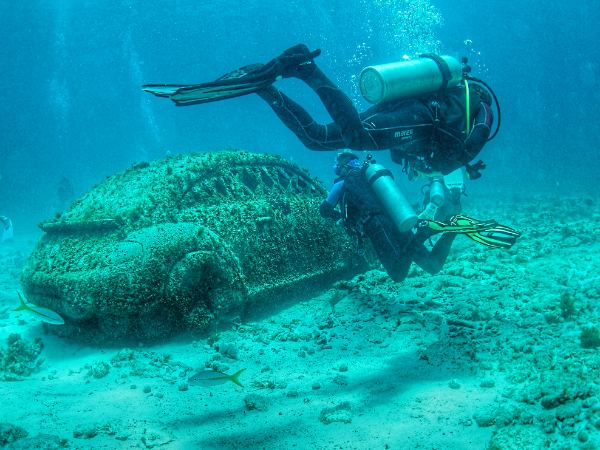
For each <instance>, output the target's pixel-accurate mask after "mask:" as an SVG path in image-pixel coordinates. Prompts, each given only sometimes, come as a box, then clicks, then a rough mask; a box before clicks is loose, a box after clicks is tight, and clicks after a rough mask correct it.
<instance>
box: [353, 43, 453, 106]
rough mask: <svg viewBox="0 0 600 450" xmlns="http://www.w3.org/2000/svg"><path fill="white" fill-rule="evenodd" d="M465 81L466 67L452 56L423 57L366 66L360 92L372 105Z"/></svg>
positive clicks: (438, 89)
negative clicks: (464, 70) (464, 71)
mask: <svg viewBox="0 0 600 450" xmlns="http://www.w3.org/2000/svg"><path fill="white" fill-rule="evenodd" d="M462 80H463V64H462V63H461V62H459V61H458V60H457V59H456V58H453V57H452V56H438V55H433V54H426V55H421V57H420V58H419V59H414V60H410V61H399V62H395V63H389V64H380V65H377V66H369V67H365V68H364V69H363V70H362V72H361V74H360V82H359V84H360V92H361V94H362V96H363V97H364V98H365V100H367V101H368V102H370V103H382V102H387V101H389V100H400V99H404V98H410V97H418V96H420V95H423V94H433V93H435V92H438V91H443V90H444V89H445V88H446V87H455V86H457V85H458V84H459V83H461V82H462Z"/></svg>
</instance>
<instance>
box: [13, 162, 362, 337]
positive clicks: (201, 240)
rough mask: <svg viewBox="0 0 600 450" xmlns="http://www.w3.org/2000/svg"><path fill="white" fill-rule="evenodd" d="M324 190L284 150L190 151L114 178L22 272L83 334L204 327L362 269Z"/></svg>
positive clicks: (57, 229) (75, 208) (70, 329)
mask: <svg viewBox="0 0 600 450" xmlns="http://www.w3.org/2000/svg"><path fill="white" fill-rule="evenodd" d="M325 195H326V191H325V190H324V188H323V187H322V185H321V184H320V183H319V181H318V180H316V179H315V178H313V177H311V176H310V175H309V174H308V172H307V171H306V170H304V169H301V168H300V167H298V166H296V165H295V164H293V163H291V162H289V161H286V160H284V159H282V158H280V157H277V156H273V155H265V154H253V153H246V152H217V153H206V154H182V155H178V156H175V157H169V158H166V159H163V160H159V161H155V162H152V163H142V164H136V165H134V166H133V167H132V168H131V169H128V170H127V171H125V172H123V173H119V174H116V175H114V176H110V177H108V178H107V179H106V180H104V181H103V182H101V183H100V184H98V185H97V186H95V187H94V188H93V189H92V190H91V191H90V192H88V193H87V194H85V195H83V196H82V197H81V198H80V199H79V200H77V201H75V202H74V203H73V204H72V205H71V206H70V208H69V209H68V210H67V211H66V212H64V213H63V214H62V215H61V216H60V217H58V218H56V219H54V220H50V221H47V222H44V223H42V224H40V227H41V228H42V230H43V231H44V232H45V233H44V235H43V236H42V238H41V239H40V241H39V243H38V244H37V246H36V248H35V250H34V251H33V253H32V255H31V256H30V258H29V260H28V263H27V265H26V267H25V269H24V270H23V273H22V285H23V289H24V291H25V294H26V296H27V297H28V299H29V301H30V302H31V303H34V304H36V305H40V306H44V307H47V308H50V309H52V310H54V311H56V312H57V313H59V314H60V315H61V316H63V318H64V319H65V322H66V323H65V325H61V326H56V327H52V328H53V330H54V331H56V332H57V333H59V334H61V335H63V336H69V337H79V338H82V339H87V340H94V341H97V342H100V341H118V340H124V339H129V338H131V339H136V340H138V341H152V340H157V339H160V338H164V337H168V336H172V335H174V334H177V333H181V332H183V331H186V330H196V331H202V330H206V329H210V327H211V326H212V325H213V324H215V323H217V322H218V321H220V320H225V319H227V320H231V318H234V317H240V318H241V319H242V320H243V319H244V317H246V316H248V313H251V312H252V311H254V310H256V309H262V310H266V311H268V310H269V309H274V308H275V307H276V305H277V304H278V303H281V302H283V301H286V300H289V299H291V298H292V297H294V296H298V295H300V294H302V295H306V293H307V289H308V288H316V289H318V288H323V287H326V286H328V285H329V284H331V283H332V282H333V281H335V280H337V279H340V278H341V277H343V276H347V275H351V274H353V273H357V271H359V270H362V269H364V267H365V266H364V263H363V262H362V260H361V259H360V258H358V257H357V256H356V252H355V247H354V245H353V243H352V240H351V239H350V238H349V237H348V236H347V235H346V233H345V232H344V230H343V229H341V228H340V227H336V226H334V225H333V223H332V222H331V221H327V220H325V219H322V218H321V217H320V216H319V213H318V207H319V204H320V202H321V201H322V200H323V198H324V196H325Z"/></svg>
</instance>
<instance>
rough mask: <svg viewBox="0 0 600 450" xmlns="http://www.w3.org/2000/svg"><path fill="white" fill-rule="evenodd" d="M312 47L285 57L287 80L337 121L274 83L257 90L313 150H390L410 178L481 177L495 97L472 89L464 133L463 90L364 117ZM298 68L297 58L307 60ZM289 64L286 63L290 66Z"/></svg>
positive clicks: (384, 107)
mask: <svg viewBox="0 0 600 450" xmlns="http://www.w3.org/2000/svg"><path fill="white" fill-rule="evenodd" d="M309 55H311V53H310V52H309V50H308V48H307V47H306V46H305V45H303V44H300V45H297V46H295V47H292V48H290V49H288V50H286V51H285V52H284V53H283V54H282V55H281V56H280V57H279V60H280V61H281V63H282V65H287V67H285V69H284V70H282V73H281V76H282V77H283V78H289V77H294V78H298V79H300V80H302V81H304V82H305V83H306V84H307V85H308V86H309V87H310V88H312V89H313V90H314V91H315V92H316V94H317V95H318V96H319V98H320V99H321V101H322V102H323V105H324V106H325V108H326V109H327V111H328V112H329V114H330V116H331V118H332V119H333V123H330V124H326V125H325V124H319V123H317V122H315V121H314V119H313V118H312V117H311V116H310V115H309V114H308V113H307V112H306V111H305V110H304V108H302V107H301V106H300V105H299V104H298V103H296V102H295V101H293V100H292V99H290V98H289V97H288V96H287V95H285V94H284V93H283V92H281V91H279V90H278V89H277V88H275V87H274V86H273V85H268V86H266V87H264V88H262V89H260V90H258V91H257V94H258V95H259V96H260V97H261V98H262V99H264V100H265V101H266V102H267V103H268V104H269V105H270V106H271V108H272V109H273V111H275V113H276V114H277V115H278V117H279V118H280V119H281V120H282V122H283V123H284V124H285V125H286V126H287V127H288V128H289V129H290V130H291V131H293V132H294V133H295V134H296V136H298V138H299V139H300V140H301V141H302V143H303V144H304V145H305V146H306V147H308V148H309V149H311V150H325V151H327V150H337V149H342V148H349V149H352V150H385V149H390V151H391V156H392V160H393V161H394V162H396V163H399V164H403V166H404V169H405V171H406V172H407V173H408V174H409V177H410V178H414V177H415V176H417V175H418V174H425V175H431V174H435V173H438V174H440V173H441V174H444V175H445V174H448V173H450V172H452V171H454V170H456V169H458V168H459V167H461V166H465V167H466V168H467V172H468V173H469V175H470V177H471V178H478V177H479V169H482V168H484V165H483V163H481V162H478V163H477V164H476V165H473V166H472V165H470V164H469V162H470V161H471V160H472V159H473V158H475V157H476V156H477V155H478V154H479V152H480V151H481V149H482V148H483V146H484V144H485V143H486V141H487V139H488V137H489V135H490V129H491V125H492V120H493V117H492V113H491V108H490V106H491V96H490V95H489V94H488V93H487V91H485V90H483V89H481V88H480V87H479V86H477V85H474V84H473V85H472V86H471V88H470V89H471V91H472V92H471V94H470V97H471V98H470V101H469V103H470V104H471V105H472V107H471V108H470V116H471V117H470V122H471V124H472V125H471V126H470V131H469V134H468V135H465V127H464V124H465V116H464V115H465V107H464V102H465V100H464V98H463V97H464V89H463V88H453V89H448V90H447V92H445V93H444V95H441V94H440V93H435V94H432V95H428V96H424V97H419V98H415V99H408V100H398V101H392V102H385V103H381V104H377V105H375V106H372V107H370V108H369V109H367V110H366V111H364V112H362V113H359V112H358V111H357V110H356V108H355V107H354V105H353V103H352V101H351V100H350V99H349V98H348V97H347V96H346V95H345V94H344V93H343V92H342V91H341V90H340V89H339V88H338V87H337V86H336V85H335V84H334V83H333V82H332V81H331V80H329V78H327V76H326V75H325V74H324V73H323V72H322V71H321V70H320V69H319V68H318V67H317V65H316V64H315V62H314V59H312V58H308V56H309ZM303 56H304V61H303V62H302V63H299V64H298V63H296V64H294V60H302V57H303ZM286 63H287V64H286Z"/></svg>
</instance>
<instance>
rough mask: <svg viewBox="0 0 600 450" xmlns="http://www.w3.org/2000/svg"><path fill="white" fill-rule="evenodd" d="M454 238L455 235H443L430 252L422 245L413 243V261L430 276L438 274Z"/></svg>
mask: <svg viewBox="0 0 600 450" xmlns="http://www.w3.org/2000/svg"><path fill="white" fill-rule="evenodd" d="M455 238H456V234H455V233H444V234H443V235H442V237H440V238H439V239H438V241H437V242H436V243H435V245H434V246H433V248H432V249H431V251H429V250H427V248H425V246H424V245H423V244H422V243H415V247H414V249H413V261H414V262H415V263H416V264H417V265H418V266H419V267H420V268H421V269H423V270H424V271H425V272H427V273H430V274H432V275H433V274H436V273H438V272H439V271H440V270H442V267H444V263H445V262H446V259H447V258H448V255H449V254H450V248H451V247H452V243H453V242H454V239H455Z"/></svg>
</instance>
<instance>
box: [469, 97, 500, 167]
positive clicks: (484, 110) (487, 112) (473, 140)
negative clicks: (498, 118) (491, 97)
mask: <svg viewBox="0 0 600 450" xmlns="http://www.w3.org/2000/svg"><path fill="white" fill-rule="evenodd" d="M493 120H494V116H493V114H492V110H491V108H490V107H489V105H488V104H487V103H484V102H481V103H480V104H479V111H477V114H476V115H475V118H474V119H473V127H472V128H471V132H470V133H469V135H468V136H467V138H466V139H465V158H466V160H464V161H463V162H464V163H465V164H467V163H469V162H470V161H471V160H473V159H474V158H475V157H476V156H477V155H478V154H479V152H480V151H481V149H482V148H483V146H484V145H485V143H486V142H487V139H488V137H489V136H490V132H491V128H492V122H493Z"/></svg>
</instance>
